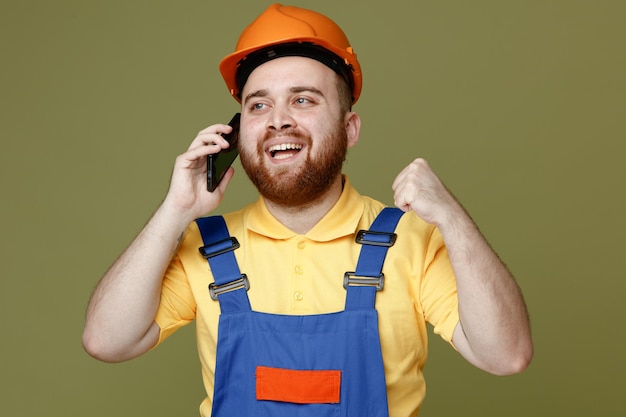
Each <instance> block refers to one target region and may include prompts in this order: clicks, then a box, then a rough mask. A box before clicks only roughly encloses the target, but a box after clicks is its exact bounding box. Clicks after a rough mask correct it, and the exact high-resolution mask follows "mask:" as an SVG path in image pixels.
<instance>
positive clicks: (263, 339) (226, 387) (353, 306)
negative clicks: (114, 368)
mask: <svg viewBox="0 0 626 417" xmlns="http://www.w3.org/2000/svg"><path fill="white" fill-rule="evenodd" d="M401 216H402V211H400V210H398V209H391V208H386V209H384V210H383V211H382V212H381V214H379V216H378V217H377V218H376V220H375V221H374V223H373V224H372V226H371V228H370V230H367V231H363V230H362V231H360V232H359V233H358V234H357V237H356V241H357V242H358V243H360V244H362V248H361V253H360V256H359V260H358V263H357V267H356V270H355V271H354V272H346V273H345V275H344V287H345V288H346V305H345V309H344V310H343V311H340V312H336V313H329V314H319V315H308V316H291V315H278V314H266V313H260V312H256V311H253V310H252V308H251V306H250V301H249V299H248V295H247V293H246V290H247V289H248V288H249V286H250V283H249V281H248V278H247V276H246V275H245V274H242V273H241V272H240V271H239V266H238V265H237V261H236V259H235V255H234V253H233V250H234V249H236V248H237V247H239V243H238V242H237V240H236V239H235V238H233V237H230V235H229V233H228V230H227V228H226V224H225V222H224V220H223V218H222V217H221V216H214V217H207V218H202V219H198V220H197V223H198V226H199V228H200V231H201V234H202V238H203V242H204V244H205V246H203V247H201V248H200V252H201V253H202V254H203V256H204V257H205V258H207V260H208V262H209V264H210V267H211V270H212V272H213V276H214V279H215V282H214V283H212V284H211V285H209V291H210V292H211V297H212V298H213V299H214V300H218V301H219V303H220V309H221V315H220V318H219V326H218V341H217V358H216V370H215V390H214V397H213V409H212V417H266V416H275V417H295V416H297V417H327V416H333V417H346V416H353V417H387V416H388V408H387V391H386V386H385V374H384V368H383V360H382V353H381V348H380V339H379V335H378V315H377V312H376V309H375V307H374V303H375V299H376V292H377V291H379V290H381V289H382V287H383V282H384V275H383V274H382V266H383V263H384V259H385V256H386V253H387V249H388V248H389V247H390V246H392V245H393V243H394V241H395V234H394V233H393V232H394V230H395V227H396V224H397V222H398V221H399V219H400V217H401Z"/></svg>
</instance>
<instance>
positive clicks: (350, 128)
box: [344, 111, 361, 148]
mask: <svg viewBox="0 0 626 417" xmlns="http://www.w3.org/2000/svg"><path fill="white" fill-rule="evenodd" d="M344 120H345V126H346V133H347V135H348V148H351V147H353V146H354V145H356V144H357V142H358V141H359V134H360V132H361V118H360V117H359V115H358V114H356V113H355V112H353V111H350V112H348V113H346V116H345V118H344Z"/></svg>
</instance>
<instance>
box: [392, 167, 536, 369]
mask: <svg viewBox="0 0 626 417" xmlns="http://www.w3.org/2000/svg"><path fill="white" fill-rule="evenodd" d="M393 189H394V199H395V204H396V205H397V206H398V207H399V208H401V209H402V210H404V211H409V210H413V211H415V212H416V213H417V215H418V216H420V217H421V218H422V219H424V220H425V221H427V222H429V223H431V224H434V225H435V226H437V227H438V228H439V230H440V231H441V234H442V236H443V239H444V242H445V244H446V248H447V250H448V254H449V257H450V262H451V264H452V268H453V270H454V273H455V276H456V281H457V291H458V298H459V315H460V322H459V324H458V325H457V327H456V329H455V331H454V335H453V342H454V344H455V346H456V348H457V349H458V350H459V352H460V353H461V355H463V357H465V358H466V359H467V360H468V361H469V362H471V363H472V364H474V365H475V366H477V367H479V368H481V369H483V370H485V371H487V372H491V373H493V374H497V375H507V374H513V373H517V372H521V371H522V370H524V369H525V368H526V367H527V366H528V364H529V363H530V360H531V358H532V355H533V346H532V339H531V333H530V323H529V320H528V312H527V310H526V305H525V303H524V299H523V296H522V292H521V290H520V288H519V286H518V285H517V283H516V282H515V279H514V278H513V276H512V275H511V273H510V272H509V270H508V269H507V268H506V266H505V265H504V264H503V263H502V262H501V261H500V259H499V258H498V256H497V255H496V253H495V252H494V251H493V250H492V249H491V247H490V246H489V244H488V243H487V241H486V240H485V238H484V237H483V236H482V234H481V233H480V231H479V230H478V227H477V226H476V225H475V223H474V221H473V220H472V219H471V218H470V216H469V215H468V214H467V212H466V211H465V210H464V209H463V207H462V206H461V205H460V204H459V203H458V201H457V200H456V199H455V198H454V197H453V196H452V194H451V193H450V192H449V191H448V190H447V189H446V188H445V186H444V185H443V184H442V183H441V181H440V180H439V178H438V177H437V176H436V175H435V174H434V173H433V171H432V170H431V169H430V167H429V166H428V163H427V162H426V161H424V160H422V159H416V160H415V161H413V162H412V163H411V164H410V165H409V166H408V167H406V168H405V169H404V170H403V171H402V172H401V173H400V174H399V175H398V177H397V178H396V180H395V181H394V184H393Z"/></svg>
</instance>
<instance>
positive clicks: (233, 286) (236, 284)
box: [209, 274, 250, 301]
mask: <svg viewBox="0 0 626 417" xmlns="http://www.w3.org/2000/svg"><path fill="white" fill-rule="evenodd" d="M241 288H245V289H246V291H248V290H249V289H250V281H249V280H248V276H247V275H246V274H241V277H239V278H238V279H236V280H233V281H230V282H227V283H225V284H221V285H217V284H216V283H214V282H212V283H210V284H209V294H210V295H211V299H212V300H213V301H217V296H218V295H220V294H223V293H225V292H230V291H235V290H239V289H241Z"/></svg>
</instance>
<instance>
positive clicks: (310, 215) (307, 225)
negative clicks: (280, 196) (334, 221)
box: [265, 175, 343, 235]
mask: <svg viewBox="0 0 626 417" xmlns="http://www.w3.org/2000/svg"><path fill="white" fill-rule="evenodd" d="M342 191H343V177H342V176H341V175H338V176H337V178H336V180H335V181H334V182H333V184H332V185H331V186H330V187H329V188H328V191H327V192H326V193H324V194H323V195H322V196H321V197H320V198H318V199H316V200H314V201H311V202H309V203H307V204H305V205H300V206H295V207H292V206H285V205H280V204H276V203H274V202H272V201H270V200H267V199H266V200H265V205H266V206H267V209H268V210H269V212H270V213H272V215H273V216H274V217H276V219H278V221H279V222H281V223H282V224H283V225H285V226H286V227H287V228H288V229H289V230H292V231H294V232H296V233H298V234H301V235H304V234H306V233H307V232H308V231H309V230H311V229H312V228H313V227H314V226H315V225H316V224H317V223H318V222H319V221H320V220H321V219H322V217H324V216H325V215H326V213H328V212H329V211H330V209H331V208H333V206H334V205H335V203H337V201H338V200H339V197H340V196H341V193H342Z"/></svg>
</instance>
